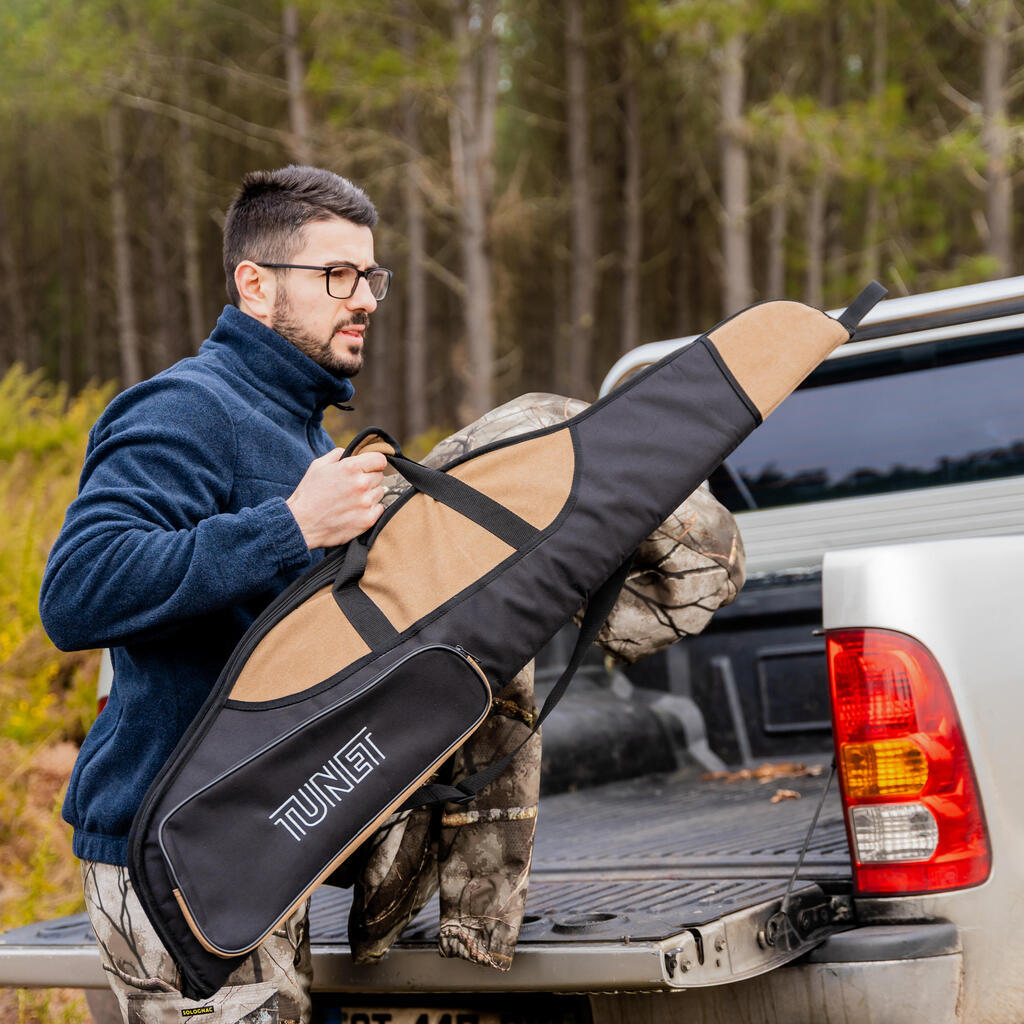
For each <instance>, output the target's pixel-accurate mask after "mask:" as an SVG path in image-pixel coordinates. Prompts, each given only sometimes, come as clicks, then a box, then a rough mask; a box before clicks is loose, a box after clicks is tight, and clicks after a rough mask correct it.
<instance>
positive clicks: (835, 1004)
mask: <svg viewBox="0 0 1024 1024" xmlns="http://www.w3.org/2000/svg"><path fill="white" fill-rule="evenodd" d="M962 980H963V956H962V952H961V949H960V937H959V933H958V931H957V929H956V927H955V926H954V925H951V924H946V923H934V924H923V925H882V926H874V927H866V928H857V929H854V930H853V931H849V932H844V933H842V934H840V935H834V936H832V937H831V938H830V939H828V940H826V942H825V943H823V944H822V945H821V946H819V947H818V948H817V949H816V950H814V952H812V953H811V954H809V955H808V956H806V957H804V958H803V959H802V960H800V961H798V962H796V963H792V964H789V965H787V966H784V967H781V968H779V970H777V971H772V972H771V973H770V974H764V975H761V976H760V977H757V978H752V979H750V980H748V981H740V982H737V983H735V984H733V985H723V986H719V987H717V988H704V989H690V990H688V991H686V992H682V993H671V994H669V993H651V994H635V995H628V996H627V995H594V996H591V997H590V1003H591V1008H592V1011H593V1016H594V1024H613V1022H615V1024H619V1022H621V1021H623V1020H634V1019H635V1020H644V1021H647V1020H651V1021H658V1022H659V1024H684V1022H685V1024H712V1022H714V1024H720V1022H721V1021H726V1020H735V1021H744V1024H820V1022H821V1021H828V1020H842V1021H849V1022H850V1024H874V1022H877V1024H920V1022H921V1021H928V1022H929V1024H959V1022H961V1021H962V1020H963V1017H962V1014H961V1002H962V1000H961V985H962Z"/></svg>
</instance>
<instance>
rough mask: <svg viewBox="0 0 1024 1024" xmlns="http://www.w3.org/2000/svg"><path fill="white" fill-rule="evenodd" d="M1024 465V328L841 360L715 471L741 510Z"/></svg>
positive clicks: (723, 493)
mask: <svg viewBox="0 0 1024 1024" xmlns="http://www.w3.org/2000/svg"><path fill="white" fill-rule="evenodd" d="M1017 474H1024V336H1022V332H1018V333H1003V334H998V335H985V336H984V337H981V338H971V339H954V340H952V341H943V342H936V343H933V344H925V345H914V346H909V347H907V348H904V349H897V350H889V351H886V352H876V353H865V354H863V355H860V356H852V357H847V358H845V359H837V360H832V361H830V362H829V363H827V364H825V365H824V366H822V367H819V369H818V370H816V371H815V372H814V373H813V374H812V375H811V377H810V378H809V379H808V380H807V381H806V382H805V384H804V385H803V386H802V387H801V388H800V390H799V391H797V392H796V393H795V394H794V395H792V396H791V397H790V398H789V399H787V400H786V401H785V402H784V403H783V404H782V405H781V406H780V407H779V408H778V409H777V410H776V411H775V412H774V413H772V415H771V416H770V417H769V418H768V419H767V420H766V421H765V423H764V425H763V426H761V427H760V428H759V429H758V430H756V431H754V433H753V434H752V435H751V436H750V437H749V438H748V439H747V440H746V441H744V442H743V444H741V445H740V446H739V448H737V449H736V451H735V452H734V453H733V454H732V456H731V457H730V458H729V460H728V463H727V464H726V466H725V467H723V468H722V469H720V470H718V472H717V473H716V474H715V475H714V476H713V477H712V478H711V484H712V488H713V489H714V491H715V493H716V495H718V497H719V499H720V500H722V501H723V502H724V503H725V504H726V505H727V506H728V507H729V508H730V509H732V510H733V511H737V510H743V509H747V508H752V507H755V508H766V507H770V506H774V505H793V504H798V503H800V502H807V501H823V500H828V499H833V498H844V497H850V496H854V495H863V494H879V493H882V492H885V491H903V490H909V489H911V488H917V487H934V486H937V485H940V484H950V483H958V482H963V481H972V480H988V479H993V478H995V477H1003V476H1013V475H1017Z"/></svg>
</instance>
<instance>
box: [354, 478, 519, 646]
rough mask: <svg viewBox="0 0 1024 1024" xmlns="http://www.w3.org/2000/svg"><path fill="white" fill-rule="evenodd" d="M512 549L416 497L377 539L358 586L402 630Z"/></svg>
mask: <svg viewBox="0 0 1024 1024" xmlns="http://www.w3.org/2000/svg"><path fill="white" fill-rule="evenodd" d="M514 550H515V549H514V548H512V547H510V546H509V545H508V544H506V543H505V542H504V541H502V540H498V538H497V537H495V536H494V534H493V533H488V532H487V531H486V530H485V529H484V528H483V527H482V526H477V524H476V523H474V522H473V521H472V520H471V519H467V518H466V517H465V516H463V515H460V514H459V513H458V512H455V511H454V510H453V509H450V508H448V506H447V505H442V504H440V503H439V502H436V501H434V499H433V498H428V497H427V496H426V495H425V494H416V495H413V497H411V498H410V499H409V500H408V501H407V502H406V503H405V504H404V505H403V506H402V507H401V508H400V509H399V510H398V512H396V513H395V516H394V518H393V519H391V520H390V521H389V522H388V524H387V526H386V527H385V528H384V529H383V530H381V531H380V533H379V534H378V535H377V539H376V540H375V541H374V542H373V547H371V548H370V554H369V557H368V558H367V560H366V572H365V573H364V574H363V579H362V582H361V583H360V584H359V586H360V587H361V588H362V590H363V591H364V593H365V594H366V595H367V597H369V598H370V600H371V601H373V602H374V603H375V604H376V605H377V607H378V608H379V609H380V610H381V611H382V612H383V613H384V615H385V616H386V617H387V619H388V620H389V621H390V622H391V624H392V625H393V626H394V627H395V629H397V630H398V631H399V632H401V631H402V630H403V629H406V628H407V627H409V626H411V625H412V624H413V623H414V622H416V620H417V619H421V618H423V616H424V615H426V614H427V613H428V612H431V611H433V610H434V609H435V608H436V607H437V606H438V605H440V604H443V603H444V602H445V601H447V600H448V599H449V598H451V597H454V596H455V595H456V594H457V593H458V592H459V591H460V590H463V589H465V588H466V587H468V586H469V585H470V584H471V583H475V582H476V581H477V580H478V579H479V578H480V577H481V576H483V575H484V574H485V573H488V572H490V571H491V569H493V568H494V567H495V566H496V565H497V564H498V563H499V562H502V561H504V560H505V559H506V558H508V556H509V555H511V554H512V552H513V551H514Z"/></svg>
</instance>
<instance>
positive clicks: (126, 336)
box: [106, 103, 142, 388]
mask: <svg viewBox="0 0 1024 1024" xmlns="http://www.w3.org/2000/svg"><path fill="white" fill-rule="evenodd" d="M123 116H124V112H123V111H122V110H121V108H120V107H119V106H118V105H117V104H116V103H115V104H113V105H112V106H111V108H110V111H109V112H108V114H107V119H106V128H107V157H108V160H109V164H110V215H111V229H112V237H113V247H114V274H115V281H114V294H115V296H116V306H117V343H118V350H119V353H120V356H121V387H123V388H128V387H131V386H132V385H133V384H137V383H138V382H139V381H140V380H142V363H141V361H140V359H139V348H140V346H139V329H138V318H137V316H136V313H135V293H134V291H133V290H132V251H131V233H130V229H129V225H128V199H127V196H126V195H125V187H124V179H125V155H124V135H123V132H124V128H123V124H122V118H123Z"/></svg>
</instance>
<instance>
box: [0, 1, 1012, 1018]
mask: <svg viewBox="0 0 1024 1024" xmlns="http://www.w3.org/2000/svg"><path fill="white" fill-rule="evenodd" d="M1022 35H1024V10H1022V8H1021V6H1020V4H1019V3H1018V2H1017V0H832V2H825V0H674V2H669V0H554V2H542V0H374V2H373V3H368V2H366V0H318V2H312V0H301V2H295V3H283V4H282V3H281V2H280V0H250V2H248V3H246V4H244V5H243V4H240V3H238V2H237V0H135V2H133V3H130V4H129V3H126V2H124V0H6V2H5V3H4V4H3V7H2V9H0V143H2V144H0V300H2V302H3V308H4V313H5V315H4V316H3V317H0V375H3V376H2V380H0V501H2V506H0V507H2V509H3V512H2V514H3V516H4V520H5V523H4V529H3V530H0V927H11V926H14V925H17V924H20V923H23V922H26V921H28V920H31V919H33V918H34V917H38V916H41V915H47V914H54V913H60V912H67V911H69V910H72V909H75V908H76V907H77V906H78V896H77V886H76V883H75V880H74V871H75V867H74V862H73V860H72V858H71V855H70V849H69V847H70V843H69V838H68V836H67V833H66V830H65V829H64V827H63V826H62V825H61V824H60V821H59V814H58V809H59V802H60V797H61V792H62V789H63V787H64V785H65V784H66V779H67V773H68V771H69V770H70V765H71V763H72V761H73V759H74V754H75V751H76V749H77V745H78V744H79V743H80V742H81V739H82V737H83V736H84V733H85V730H86V729H87V728H88V726H89V723H90V721H91V718H92V717H93V715H94V713H95V708H94V682H95V672H96V666H97V655H96V654H95V653H82V654H71V655H62V654H59V653H58V652H56V651H55V650H54V649H53V648H52V647H51V646H50V645H49V643H48V641H47V640H46V638H45V636H44V634H43V633H42V630H41V627H40V625H39V622H38V615H37V611H36V598H37V594H38V587H39V581H40V577H41V573H42V566H43V563H44V560H45V556H46V552H47V550H48V547H49V545H50V544H51V543H52V540H53V538H54V536H55V535H56V531H57V529H58V528H59V525H60V522H61V518H62V515H63V510H64V508H65V507H66V505H67V504H68V502H69V501H70V500H71V499H72V498H73V496H74V492H75V484H76V476H77V471H78V468H79V466H80V464H81V457H82V452H83V449H84V444H85V437H86V432H87V430H88V427H89V425H90V423H91V422H92V420H93V419H94V418H95V417H96V415H98V413H99V411H100V410H101V409H102V407H103V405H104V403H105V402H106V401H107V400H109V398H110V397H111V396H112V394H113V393H114V392H115V391H116V390H117V389H119V388H121V387H125V386H128V385H130V384H132V383H134V382H135V381H138V380H140V379H142V378H143V377H145V376H148V375H150V374H152V373H155V372H157V371H159V370H160V369H162V368H164V367H166V366H168V365H170V364H171V363H173V362H174V361H176V360H177V359H180V358H182V357H184V356H187V355H189V354H191V353H193V352H195V350H196V349H197V347H198V344H199V342H200V341H201V340H202V339H203V338H204V337H206V335H207V334H208V333H209V331H210V329H211V327H212V325H213V323H214V321H215V319H216V317H217V315H218V313H219V311H220V309H221V308H222V306H223V304H224V302H225V301H226V296H225V292H224V285H223V280H224V278H223V270H222V268H221V255H220V235H221V228H222V224H223V218H224V212H225V210H226V208H227V205H228V204H229V202H230V200H231V197H232V195H233V193H234V190H235V189H236V188H237V185H238V182H239V179H240V178H241V176H242V174H243V173H245V172H246V171H247V170H251V169H255V168H266V167H275V166H281V165H283V164H285V163H288V162H296V163H315V164H320V165H323V166H326V167H330V168H332V169H333V170H336V171H338V172H339V173H341V174H344V175H346V176H348V177H350V178H352V179H353V180H355V181H356V182H357V183H359V184H360V185H362V186H363V187H364V188H365V189H366V190H367V191H368V192H369V193H370V195H371V197H372V198H373V199H374V201H375V202H376V204H377V206H378V209H379V211H380V215H381V220H380V224H379V226H378V228H377V230H376V232H375V236H376V249H377V258H378V259H379V261H380V262H381V263H383V264H384V265H387V266H390V267H392V269H393V270H394V271H395V272H396V273H395V280H394V283H393V286H392V291H391V293H390V294H389V295H388V298H387V299H386V301H385V302H384V303H382V304H381V306H380V308H379V310H378V312H377V313H376V314H375V316H374V318H373V323H372V325H371V329H370V332H369V335H368V349H367V351H368V358H367V366H366V369H365V370H364V371H363V373H362V374H361V375H360V377H359V378H358V381H357V397H356V403H355V404H356V409H357V411H356V412H355V413H350V414H348V415H349V417H350V419H349V420H341V419H339V420H335V421H334V423H333V426H334V427H335V430H336V435H340V434H343V433H344V432H345V431H349V432H351V430H352V429H353V427H355V428H358V427H359V426H362V425H365V424H366V423H380V424H381V425H383V426H385V427H387V428H388V429H389V430H390V431H391V432H393V433H395V434H396V435H397V436H400V437H404V438H407V439H408V438H420V439H421V440H423V441H424V442H425V441H426V440H428V439H430V438H436V437H437V436H439V435H440V434H441V433H442V432H447V431H448V430H450V429H451V428H454V427H455V426H458V425H460V424H462V423H465V422H468V421H469V420H470V419H472V418H474V417H476V416H477V415H479V414H480V413H482V412H484V411H486V410H487V409H489V408H491V407H492V406H494V405H495V404H497V403H499V402H501V401H504V400H506V399H508V398H510V397H512V396H514V395H516V394H520V393H523V392H527V391H556V392H560V393H564V394H570V395H574V396H578V397H581V398H585V399H592V398H593V397H594V396H595V394H596V390H597V386H598V384H599V382H600V379H601V377H602V376H603V374H604V373H605V371H606V370H607V369H608V368H609V366H610V365H611V363H612V362H613V361H614V359H615V358H616V357H617V356H618V355H619V354H621V353H622V352H623V351H625V350H628V349H629V348H632V347H633V346H635V345H637V344H639V343H641V342H644V341H651V340H658V339H663V338H669V337H675V336H680V335H685V334H690V333H695V332H699V331H701V330H704V329H707V328H709V327H710V326H712V325H713V324H714V323H715V322H716V321H718V320H719V319H721V318H722V317H723V316H726V315H729V314H730V313H732V312H734V311H735V310H737V309H739V308H741V307H743V306H745V305H747V304H749V303H750V302H753V301H756V300H757V299H759V298H769V297H770V298H776V297H781V296H788V297H791V298H799V299H803V300H805V301H807V302H809V303H812V304H814V305H817V306H821V307H826V308H827V307H840V306H842V305H844V304H845V302H846V301H847V300H848V299H849V298H850V297H852V296H853V295H854V294H856V292H857V291H858V290H859V288H860V287H861V286H862V285H863V284H864V283H865V282H866V281H867V280H868V279H870V278H872V277H876V278H878V279H879V280H881V281H882V282H883V283H884V284H885V285H886V286H887V287H888V288H889V290H890V294H895V295H902V294H908V293H912V292H918V291H925V290H929V289H933V288H941V287H947V286H953V285H958V284H966V283H970V282H974V281H979V280H983V279H986V278H993V277H1002V276H1007V275H1010V274H1013V273H1015V272H1016V270H1017V268H1018V267H1019V266H1020V263H1021V255H1022V254H1021V249H1022V243H1024V239H1022V238H1021V231H1020V229H1019V226H1018V225H1016V224H1015V219H1014V193H1015V190H1016V188H1017V187H1018V184H1019V178H1020V174H1021V168H1022V159H1021V157H1022V152H1024V146H1022V140H1024V119H1022V92H1024V71H1022V69H1021V68H1020V66H1019V63H1020V55H1021V49H1022ZM5 1000H6V1001H5ZM11 1000H14V1001H13V1002H11ZM54 1000H55V1001H54ZM14 1011H16V1012H14ZM82 1012H83V1011H82V1008H81V1004H80V1002H78V1001H76V1000H75V999H74V998H70V997H68V998H65V997H63V996H57V997H52V996H50V995H41V994H30V993H26V992H21V993H17V994H11V993H7V994H3V993H0V1013H3V1016H4V1019H13V1020H21V1021H29V1020H35V1019H41V1020H51V1019H53V1020H55V1019H58V1018H60V1017H63V1018H66V1019H67V1020H77V1019H79V1017H80V1014H81V1013H82Z"/></svg>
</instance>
